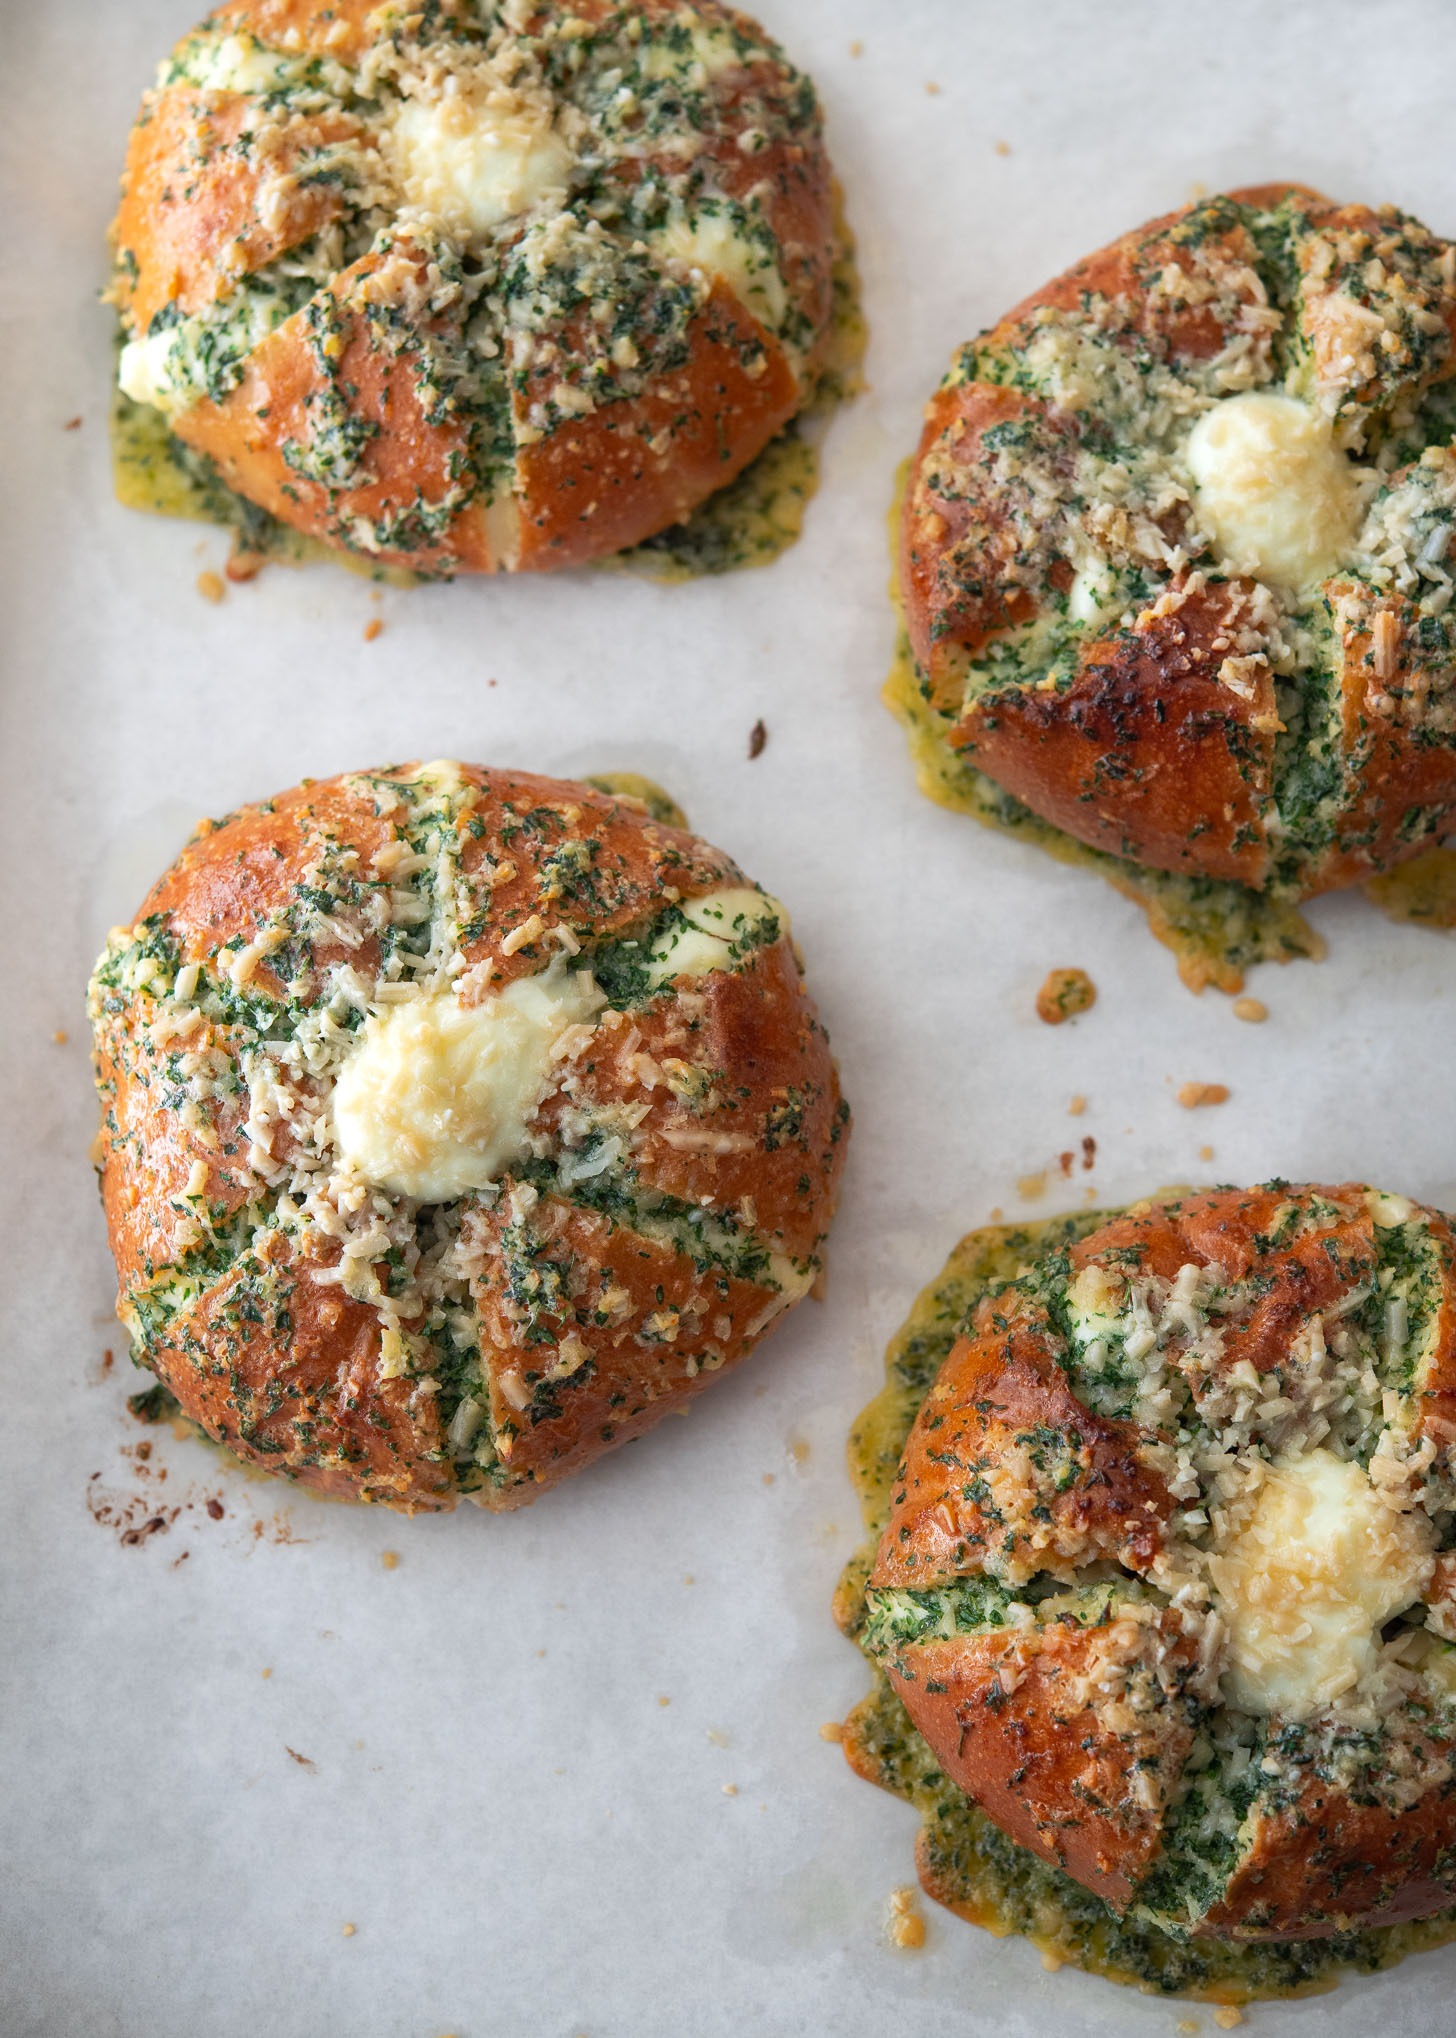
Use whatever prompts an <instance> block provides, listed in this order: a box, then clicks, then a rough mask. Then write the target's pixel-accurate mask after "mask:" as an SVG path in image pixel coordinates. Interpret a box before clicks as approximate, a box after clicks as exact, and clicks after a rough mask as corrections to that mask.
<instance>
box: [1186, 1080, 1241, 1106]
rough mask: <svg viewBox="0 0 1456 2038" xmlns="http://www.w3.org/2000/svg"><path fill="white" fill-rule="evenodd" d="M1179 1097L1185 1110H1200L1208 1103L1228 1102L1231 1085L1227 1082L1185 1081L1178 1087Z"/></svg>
mask: <svg viewBox="0 0 1456 2038" xmlns="http://www.w3.org/2000/svg"><path fill="white" fill-rule="evenodd" d="M1177 1097H1178V1102H1179V1103H1180V1104H1181V1105H1182V1106H1183V1109H1184V1110H1185V1111H1199V1110H1202V1108H1203V1107H1204V1106H1205V1105H1206V1104H1226V1103H1227V1102H1228V1099H1229V1086H1228V1084H1227V1083H1183V1084H1181V1085H1180V1086H1179V1088H1178V1091H1177Z"/></svg>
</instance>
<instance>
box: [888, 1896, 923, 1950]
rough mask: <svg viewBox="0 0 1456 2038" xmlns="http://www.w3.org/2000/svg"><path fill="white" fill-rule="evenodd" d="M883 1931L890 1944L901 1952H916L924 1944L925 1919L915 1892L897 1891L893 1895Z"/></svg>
mask: <svg viewBox="0 0 1456 2038" xmlns="http://www.w3.org/2000/svg"><path fill="white" fill-rule="evenodd" d="M885 1930H886V1933H887V1935H888V1937H889V1941H890V1944H891V1945H892V1946H898V1947H899V1948H900V1949H901V1951H902V1952H905V1953H915V1952H918V1951H919V1949H920V1948H921V1947H922V1946H923V1945H924V1944H925V1917H924V1914H923V1912H922V1911H921V1909H920V1898H919V1895H918V1893H917V1892H916V1891H915V1890H913V1889H897V1890H896V1891H895V1892H894V1893H893V1895H892V1896H891V1898H890V1915H889V1919H888V1921H887V1923H886V1927H885Z"/></svg>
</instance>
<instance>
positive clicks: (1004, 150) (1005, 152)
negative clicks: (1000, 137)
mask: <svg viewBox="0 0 1456 2038" xmlns="http://www.w3.org/2000/svg"><path fill="white" fill-rule="evenodd" d="M995 148H996V153H997V155H998V156H1009V155H1010V154H1011V144H1010V142H997V143H996V144H995Z"/></svg>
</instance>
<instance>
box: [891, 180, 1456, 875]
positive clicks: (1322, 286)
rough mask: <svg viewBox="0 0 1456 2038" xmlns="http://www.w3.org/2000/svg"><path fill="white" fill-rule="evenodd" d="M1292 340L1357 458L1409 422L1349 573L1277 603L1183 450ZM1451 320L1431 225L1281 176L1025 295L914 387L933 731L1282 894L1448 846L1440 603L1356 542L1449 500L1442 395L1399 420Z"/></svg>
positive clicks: (1022, 781)
mask: <svg viewBox="0 0 1456 2038" xmlns="http://www.w3.org/2000/svg"><path fill="white" fill-rule="evenodd" d="M1281 208H1282V210H1281ZM1271 221H1272V222H1273V224H1272V226H1271ZM1256 222H1262V223H1261V224H1260V225H1259V233H1258V234H1256V233H1255V232H1254V230H1253V229H1254V226H1255V224H1256ZM1271 233H1272V234H1273V236H1274V238H1275V239H1278V238H1279V236H1280V235H1283V236H1284V240H1285V241H1287V244H1288V247H1287V252H1288V254H1289V256H1290V258H1291V261H1290V266H1289V269H1288V273H1287V274H1286V273H1285V272H1284V270H1282V269H1280V267H1279V264H1278V262H1276V261H1275V260H1274V258H1273V257H1272V256H1270V255H1269V254H1268V252H1267V248H1266V245H1265V242H1264V241H1261V239H1260V235H1263V236H1265V239H1266V240H1267V238H1268V237H1269V236H1270V235H1271ZM1281 245H1283V242H1281ZM1279 259H1280V260H1281V261H1282V259H1283V257H1282V256H1281V257H1280V258H1279ZM1281 328H1286V329H1287V331H1286V352H1289V353H1290V358H1297V359H1298V360H1299V361H1300V362H1302V363H1304V364H1305V365H1304V366H1302V367H1301V368H1300V369H1299V370H1298V372H1297V373H1296V371H1295V370H1294V369H1293V368H1291V369H1290V371H1289V376H1288V377H1287V378H1286V381H1287V382H1288V383H1289V385H1290V386H1291V387H1292V388H1293V390H1294V393H1295V394H1297V395H1303V396H1306V397H1308V398H1309V399H1310V400H1311V401H1312V402H1313V403H1314V404H1315V406H1316V408H1317V409H1318V410H1320V412H1321V413H1322V414H1324V415H1327V416H1329V417H1330V418H1332V419H1333V421H1334V429H1335V431H1336V433H1337V435H1338V443H1339V444H1341V445H1345V444H1348V445H1350V446H1353V447H1355V448H1356V449H1360V450H1362V451H1363V453H1364V456H1365V457H1366V458H1368V457H1370V455H1371V453H1372V452H1376V451H1379V447H1380V443H1381V442H1382V438H1385V439H1393V438H1396V437H1397V435H1398V434H1400V433H1404V434H1405V437H1404V438H1401V439H1399V443H1400V445H1401V446H1402V448H1403V449H1404V450H1402V452H1401V453H1400V456H1399V462H1398V463H1397V462H1396V461H1395V460H1394V458H1393V457H1391V458H1387V459H1385V460H1384V462H1383V465H1384V466H1385V467H1386V468H1388V469H1390V471H1389V472H1387V473H1385V474H1384V475H1383V480H1384V483H1385V488H1384V492H1383V493H1382V495H1381V496H1379V497H1378V498H1375V499H1374V502H1373V506H1372V507H1371V508H1370V509H1369V511H1368V518H1369V519H1370V520H1371V521H1369V522H1367V524H1366V525H1365V526H1364V527H1362V531H1361V532H1357V534H1356V536H1355V537H1354V538H1352V540H1351V541H1350V544H1349V546H1348V547H1347V555H1346V557H1345V559H1344V560H1342V561H1341V562H1340V566H1339V570H1338V571H1337V572H1336V573H1335V574H1334V575H1333V577H1326V578H1324V579H1323V580H1322V582H1321V583H1320V584H1319V585H1317V586H1311V587H1310V588H1307V589H1304V590H1303V591H1300V592H1298V594H1297V595H1296V592H1295V591H1292V590H1283V591H1281V590H1274V591H1273V592H1271V590H1270V589H1268V588H1265V587H1263V586H1261V585H1259V584H1258V583H1256V582H1253V581H1250V580H1248V579H1242V580H1241V579H1239V578H1238V577H1237V574H1236V572H1235V569H1234V568H1233V567H1232V566H1229V565H1228V564H1227V563H1226V562H1224V561H1223V559H1222V555H1221V554H1219V553H1218V552H1217V550H1216V548H1212V546H1211V541H1210V540H1209V538H1208V535H1207V533H1206V532H1204V531H1202V530H1201V529H1200V527H1199V524H1198V514H1197V512H1198V504H1197V499H1196V495H1197V492H1196V489H1195V488H1194V486H1193V483H1192V481H1191V478H1190V477H1189V475H1188V474H1187V473H1185V472H1183V470H1182V469H1181V468H1180V467H1179V466H1178V461H1179V459H1180V458H1181V455H1180V453H1179V450H1178V434H1179V433H1180V432H1184V433H1186V431H1187V429H1188V428H1189V426H1190V424H1191V422H1192V420H1193V418H1194V417H1196V416H1197V415H1198V414H1199V413H1200V412H1201V411H1206V410H1207V409H1208V407H1209V406H1210V404H1211V403H1215V402H1217V401H1218V400H1220V399H1221V398H1223V397H1225V396H1228V395H1231V394H1233V395H1237V394H1241V393H1243V392H1245V391H1247V390H1250V389H1254V390H1265V389H1275V390H1279V389H1283V388H1284V387H1285V382H1282V381H1281V380H1280V376H1281V375H1282V373H1283V368H1282V365H1281V364H1282V362H1283V360H1284V355H1283V354H1281V353H1279V352H1278V351H1277V350H1276V347H1275V344H1274V337H1273V336H1274V335H1275V334H1276V333H1277V332H1278V330H1279V329H1281ZM1453 334H1456V272H1453V269H1452V260H1451V250H1450V248H1449V247H1448V246H1447V244H1446V243H1444V242H1442V241H1440V240H1438V239H1437V238H1436V237H1435V236H1433V235H1430V234H1428V233H1427V232H1426V230H1425V229H1424V228H1422V227H1420V226H1419V224H1418V223H1417V222H1415V221H1411V220H1408V219H1405V218H1404V217H1403V216H1402V215H1399V214H1395V213H1393V212H1390V211H1386V212H1383V213H1376V212H1372V211H1370V210H1369V209H1368V208H1365V207H1339V206H1335V205H1332V204H1331V203H1330V202H1329V201H1328V200H1326V199H1323V198H1321V197H1320V196H1319V194H1317V193H1315V192H1312V191H1309V190H1307V189H1305V188H1303V187H1300V186H1261V187H1252V188H1250V189H1248V190H1243V191H1236V192H1233V193H1231V194H1230V195H1229V196H1228V197H1227V198H1219V199H1213V200H1209V201H1207V202H1206V203H1201V204H1199V205H1195V206H1191V207H1189V208H1187V209H1186V210H1185V211H1183V212H1180V213H1173V214H1169V215H1167V216H1166V217H1165V218H1163V219H1159V220H1155V221H1152V222H1151V223H1150V224H1148V225H1147V226H1144V227H1140V228H1138V229H1137V230H1136V231H1135V232H1133V233H1131V234H1127V235H1125V236H1123V237H1122V238H1121V239H1120V240H1118V241H1116V242H1114V243H1112V244H1111V246H1109V247H1107V248H1104V249H1102V250H1101V251H1100V252H1099V253H1097V254H1096V255H1093V256H1091V257H1089V258H1088V259H1087V260H1086V261H1084V262H1081V263H1078V264H1077V265H1075V266H1074V267H1073V268H1072V269H1071V270H1069V271H1067V272H1066V274H1065V275H1063V276H1061V277H1059V278H1057V279H1055V280H1054V281H1053V282H1052V283H1050V284H1048V285H1047V286H1046V287H1045V288H1044V289H1042V290H1040V291H1038V292H1036V293H1035V294H1034V295H1033V296H1031V297H1029V298H1028V299H1026V300H1025V302H1023V303H1022V304H1020V305H1018V306H1017V307H1016V309H1015V310H1014V311H1012V312H1011V313H1009V314H1008V315H1007V317H1006V318H1005V319H1003V320H1002V321H1001V322H1000V324H999V325H997V326H996V327H995V328H994V329H993V330H992V331H990V332H989V333H987V334H985V335H983V336H981V337H980V338H979V339H978V340H977V341H975V342H973V343H972V344H971V345H970V346H968V347H967V348H965V349H964V350H963V351H962V354H961V355H960V357H959V358H958V360H957V362H956V364H955V365H954V366H953V368H952V371H951V373H950V375H949V376H948V377H947V380H946V382H945V383H944V384H943V386H942V387H941V389H940V390H939V391H937V393H936V395H935V396H934V397H933V398H932V400H931V403H930V405H929V407H928V408H927V412H926V419H925V427H924V430H923V433H922V436H921V440H920V445H919V448H918V451H917V453H916V456H915V459H914V460H913V462H912V464H911V470H910V477H909V482H908V486H907V488H906V492H905V499H904V505H903V510H902V514H901V522H900V537H899V556H898V584H899V589H900V594H901V599H902V602H903V607H904V618H905V625H906V631H907V635H908V639H909V646H910V651H911V654H912V657H913V660H914V666H915V678H916V682H917V687H918V691H919V693H920V695H921V697H922V699H923V701H924V702H925V704H926V706H927V708H928V709H929V710H930V711H931V714H932V715H933V717H934V718H935V729H936V733H937V736H938V738H939V740H940V741H942V742H943V743H944V744H945V746H946V747H947V748H948V750H949V751H950V752H951V753H952V754H953V755H954V756H956V757H957V758H959V759H964V760H965V761H966V762H968V763H969V764H971V765H973V766H974V767H975V768H976V769H978V770H980V771H983V772H985V773H986V775H987V776H988V777H989V778H991V779H992V780H994V781H995V782H996V783H997V784H999V785H1001V786H1003V787H1005V788H1006V790H1007V791H1009V792H1011V793H1012V794H1013V795H1014V796H1015V797H1016V798H1017V799H1019V800H1021V801H1022V802H1024V803H1025V804H1026V805H1027V806H1029V807H1030V808H1031V809H1032V810H1033V812H1035V813H1037V814H1038V815H1040V816H1041V817H1042V818H1044V819H1045V820H1047V821H1049V822H1050V823H1052V824H1053V825H1054V826H1055V827H1057V828H1059V829H1061V830H1063V831H1064V832H1065V833H1067V834H1069V835H1071V836H1073V837H1075V838H1076V839H1077V840H1079V841H1082V842H1085V843H1087V844H1088V845H1090V846H1091V847H1093V848H1095V849H1099V850H1103V851H1106V852H1108V853H1110V854H1112V855H1114V856H1118V857H1122V858H1126V859H1129V860H1132V861H1135V862H1140V863H1143V864H1147V865H1149V866H1151V867H1152V868H1154V869H1157V870H1165V871H1170V872H1175V873H1186V874H1192V875H1196V876H1201V877H1208V878H1214V879H1219V880H1228V881H1232V882H1235V883H1238V884H1242V885H1246V886H1249V887H1251V888H1252V889H1255V890H1266V889H1269V890H1274V891H1276V892H1278V893H1279V894H1280V895H1281V896H1289V895H1294V894H1298V895H1301V896H1309V895H1312V894H1315V893H1318V892H1323V891H1328V890H1331V889H1334V888H1336V887H1340V886H1346V885H1351V884H1354V883H1357V882H1360V881H1362V880H1364V879H1366V878H1369V877H1371V876H1372V875H1374V874H1376V873H1378V872H1380V871H1382V870H1385V869H1388V868H1389V867H1391V866H1392V865H1394V864H1396V863H1398V862H1400V861H1402V860H1404V859H1405V858H1407V857H1410V856H1412V855H1415V854H1418V853H1419V852H1420V851H1421V849H1422V848H1423V847H1425V846H1427V845H1428V844H1429V843H1430V842H1431V841H1432V840H1434V839H1438V838H1439V835H1440V833H1441V830H1442V829H1443V827H1444V826H1446V825H1447V824H1448V823H1449V817H1450V815H1451V814H1452V812H1453V811H1456V705H1453V696H1456V657H1453V654H1452V652H1451V649H1450V647H1449V645H1448V643H1447V632H1446V630H1445V626H1444V624H1443V623H1442V622H1441V621H1440V620H1439V618H1440V616H1441V615H1442V613H1443V606H1442V604H1443V600H1444V596H1443V593H1442V589H1441V587H1440V586H1438V585H1436V576H1435V574H1434V573H1433V574H1431V575H1428V576H1427V577H1425V578H1422V577H1421V576H1422V575H1423V574H1425V573H1426V565H1417V564H1413V563H1411V562H1409V561H1408V562H1407V563H1406V564H1405V565H1403V566H1400V567H1399V568H1398V569H1392V568H1390V567H1389V566H1388V565H1386V564H1377V565H1371V564H1370V563H1369V562H1370V561H1371V560H1379V561H1384V560H1386V559H1387V557H1388V545H1389V542H1390V541H1389V540H1388V538H1387V537H1384V536H1382V535H1381V532H1382V531H1383V530H1384V528H1385V526H1384V525H1382V524H1381V521H1380V520H1381V519H1382V518H1390V517H1394V518H1395V519H1396V526H1395V528H1396V537H1395V540H1394V542H1395V544H1396V546H1397V549H1398V548H1399V546H1401V545H1402V544H1406V543H1409V544H1410V545H1411V546H1412V548H1413V555H1414V552H1418V551H1419V547H1420V545H1421V544H1422V543H1424V542H1426V540H1427V538H1428V535H1429V533H1428V527H1427V525H1426V524H1425V523H1421V522H1418V521H1414V520H1418V519H1419V518H1420V517H1422V516H1425V515H1427V514H1428V513H1429V514H1438V515H1440V516H1444V515H1445V511H1444V509H1441V510H1439V511H1438V510H1437V509H1436V508H1435V504H1436V503H1437V502H1439V503H1441V504H1444V502H1445V492H1446V480H1445V470H1444V468H1442V469H1441V470H1440V471H1439V473H1438V474H1437V475H1436V476H1435V477H1434V478H1432V476H1431V475H1430V474H1429V473H1427V474H1426V475H1425V476H1424V479H1423V478H1422V461H1421V458H1420V450H1421V446H1422V445H1423V444H1424V445H1427V446H1431V445H1434V446H1436V447H1438V448H1441V449H1444V447H1445V443H1446V440H1447V438H1448V436H1449V433H1448V430H1447V427H1446V426H1445V425H1444V423H1443V422H1442V415H1443V414H1435V413H1433V414H1432V418H1431V421H1430V422H1429V424H1422V423H1421V421H1420V417H1419V414H1417V421H1416V423H1415V425H1414V426H1412V425H1411V423H1410V418H1411V415H1412V414H1413V413H1416V407H1417V406H1418V405H1419V403H1420V400H1421V398H1422V396H1423V395H1424V393H1425V392H1426V391H1427V390H1429V389H1430V388H1431V387H1433V386H1434V385H1435V384H1436V383H1438V382H1441V381H1443V380H1445V379H1447V378H1449V377H1450V375H1451V373H1452V369H1453V365H1456V348H1453V344H1452V335H1453ZM1058 350H1060V351H1058ZM1301 377H1303V378H1305V380H1307V382H1308V387H1307V388H1306V387H1305V381H1302V380H1301V379H1300V378H1301ZM1099 378H1101V379H1100V380H1099ZM1139 390H1141V391H1143V394H1142V395H1139V394H1137V393H1136V392H1137V391H1139ZM1392 419H1394V420H1395V422H1394V423H1392V422H1391V421H1392ZM1170 420H1171V422H1170ZM1423 433H1424V434H1425V437H1424V438H1423V437H1422V434H1423ZM1367 442H1368V443H1367ZM1436 457H1437V459H1438V460H1440V459H1442V458H1444V457H1445V456H1444V452H1443V451H1442V452H1439V453H1438V454H1437V455H1436ZM1140 461H1141V462H1143V463H1144V465H1142V466H1139V462H1140ZM1104 475H1110V477H1111V478H1110V479H1109V480H1106V481H1105V482H1104V479H1103V476H1104ZM1433 491H1434V493H1433ZM1407 497H1409V503H1408V504H1406V498H1407ZM1403 504H1405V505H1406V506H1405V507H1402V505H1403ZM1361 515H1362V516H1364V515H1366V512H1364V511H1362V512H1361ZM1402 517H1405V518H1407V519H1408V520H1411V521H1408V522H1407V523H1405V524H1401V522H1400V519H1401V518H1402ZM1412 530H1414V531H1415V532H1416V533H1417V535H1416V536H1415V537H1411V536H1410V533H1411V531H1412ZM1367 534H1373V535H1367ZM1426 564H1427V565H1428V564H1429V561H1427V562H1426ZM1396 570H1398V571H1399V572H1400V574H1401V575H1402V576H1403V577H1402V578H1401V579H1400V581H1399V584H1398V585H1397V584H1396V582H1395V581H1394V580H1392V579H1391V577H1390V576H1391V573H1392V572H1393V571H1396ZM1362 575H1364V576H1366V577H1363V578H1362V577H1361V576H1362ZM1088 576H1090V578H1089V577H1088ZM1109 576H1111V577H1110V578H1109ZM1109 590H1112V591H1109ZM1427 596H1430V597H1431V599H1430V600H1429V601H1427V600H1426V599H1425V597H1427ZM1306 612H1308V613H1306ZM1301 618H1302V619H1301ZM1326 625H1328V627H1326ZM1301 633H1303V634H1301ZM1291 644H1293V646H1294V648H1293V649H1292V650H1291V648H1290V645H1291ZM1276 679H1277V680H1278V681H1279V682H1280V684H1278V685H1276ZM1291 695H1293V696H1294V697H1295V698H1294V699H1293V707H1292V709H1291ZM1291 713H1292V714H1293V716H1294V719H1293V720H1292V721H1291V722H1290V724H1289V727H1288V728H1286V722H1285V719H1284V718H1285V717H1288V716H1290V715H1291ZM1327 753H1328V754H1327Z"/></svg>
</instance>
